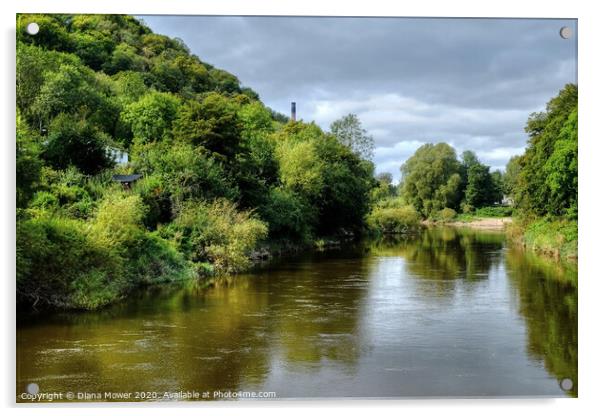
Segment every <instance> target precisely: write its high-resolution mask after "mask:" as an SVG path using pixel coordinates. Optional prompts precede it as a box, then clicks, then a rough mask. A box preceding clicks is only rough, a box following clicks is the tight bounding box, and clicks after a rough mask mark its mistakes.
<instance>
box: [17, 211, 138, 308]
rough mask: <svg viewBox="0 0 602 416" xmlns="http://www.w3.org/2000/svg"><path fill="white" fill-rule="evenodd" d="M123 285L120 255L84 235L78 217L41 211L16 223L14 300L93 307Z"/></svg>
mask: <svg viewBox="0 0 602 416" xmlns="http://www.w3.org/2000/svg"><path fill="white" fill-rule="evenodd" d="M126 285H127V282H126V281H125V279H124V277H123V262H122V260H121V258H120V257H119V256H118V255H117V254H116V253H115V252H114V251H112V250H110V248H108V247H104V246H102V245H99V244H96V243H95V242H94V241H93V240H91V239H90V238H88V235H87V234H86V227H85V223H84V222H81V221H78V220H72V219H64V218H57V217H48V216H43V217H40V218H34V219H31V220H26V221H22V222H19V223H18V224H17V299H18V301H20V302H24V303H30V304H33V305H38V304H39V305H45V306H52V307H60V308H78V309H94V308H97V307H99V306H102V305H106V304H107V303H109V302H111V301H114V300H115V299H117V298H118V297H119V296H120V294H121V293H122V292H123V290H124V288H125V287H126Z"/></svg>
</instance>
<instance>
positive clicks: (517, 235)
mask: <svg viewBox="0 0 602 416" xmlns="http://www.w3.org/2000/svg"><path fill="white" fill-rule="evenodd" d="M509 232H510V236H511V237H512V238H513V239H514V240H515V241H518V242H520V243H522V244H523V245H524V246H526V247H527V248H529V249H530V250H533V251H535V252H538V253H541V254H545V255H548V256H552V257H555V258H557V259H562V260H575V259H576V258H577V239H578V227H577V221H576V220H568V219H557V218H541V219H537V220H527V219H524V218H523V219H522V220H518V221H517V223H516V224H513V228H512V229H510V230H509Z"/></svg>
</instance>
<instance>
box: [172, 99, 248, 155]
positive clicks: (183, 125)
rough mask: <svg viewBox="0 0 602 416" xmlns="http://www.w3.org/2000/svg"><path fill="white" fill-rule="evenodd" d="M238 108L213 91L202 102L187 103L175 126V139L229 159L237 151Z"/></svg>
mask: <svg viewBox="0 0 602 416" xmlns="http://www.w3.org/2000/svg"><path fill="white" fill-rule="evenodd" d="M237 111H238V108H237V105H236V104H235V103H233V102H232V101H231V100H229V99H227V98H226V97H224V96H222V95H220V94H218V93H215V92H212V93H209V94H208V95H207V96H206V97H205V98H204V99H203V100H202V101H201V102H197V101H189V102H188V103H187V104H186V105H185V106H184V108H182V110H181V111H180V114H179V116H178V119H177V120H176V121H175V123H174V136H175V138H176V139H177V140H180V141H182V142H185V143H191V144H193V145H195V146H199V145H201V146H203V147H204V148H205V149H207V150H209V151H211V152H213V153H215V154H216V156H217V157H223V158H225V159H228V158H231V157H232V156H234V154H235V153H236V152H237V150H238V146H239V141H240V136H241V130H242V125H241V122H240V120H239V119H238V113H237Z"/></svg>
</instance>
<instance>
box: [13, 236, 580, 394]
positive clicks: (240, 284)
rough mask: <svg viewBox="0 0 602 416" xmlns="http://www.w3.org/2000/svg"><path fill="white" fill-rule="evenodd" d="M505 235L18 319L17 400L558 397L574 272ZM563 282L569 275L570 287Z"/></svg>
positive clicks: (388, 248)
mask: <svg viewBox="0 0 602 416" xmlns="http://www.w3.org/2000/svg"><path fill="white" fill-rule="evenodd" d="M565 270H566V268H563V267H559V266H554V263H551V262H550V261H546V260H541V259H538V258H534V257H532V256H528V255H526V254H525V253H523V252H520V251H517V250H511V249H507V248H506V246H505V242H504V236H503V234H500V233H488V232H481V231H479V232H475V231H470V230H457V229H452V228H438V229H426V230H424V232H422V233H420V234H418V235H415V236H411V237H406V238H402V239H397V240H383V241H376V242H374V241H373V242H368V243H364V244H360V245H357V246H354V247H350V248H348V249H345V250H341V251H338V252H329V253H323V254H319V253H317V254H314V255H308V256H304V257H300V258H296V259H287V260H285V261H282V262H280V263H279V264H273V265H271V267H270V268H269V269H265V270H261V271H258V272H256V273H253V274H249V275H244V276H238V277H236V278H225V279H219V280H216V281H215V282H213V284H212V285H211V287H205V284H198V283H194V282H189V283H187V284H184V285H180V286H176V285H172V286H163V287H155V288H149V289H147V290H144V291H140V292H138V293H137V294H136V296H134V297H132V298H130V299H128V300H127V302H123V303H121V304H119V305H115V306H114V307H112V308H108V309H105V310H102V311H99V312H94V313H84V314H56V315H52V316H38V317H33V318H31V319H27V320H22V321H21V322H20V323H19V328H18V333H17V355H18V380H17V388H18V391H24V388H25V386H26V385H27V384H28V383H30V382H36V383H38V384H39V385H40V388H41V391H63V392H64V391H88V392H97V391H128V392H129V391H159V392H162V391H180V390H196V391H200V392H203V391H215V390H222V391H227V390H232V391H238V390H243V391H275V392H276V393H277V394H278V397H319V396H330V397H345V396H356V397H357V396H360V397H399V396H404V397H408V396H457V395H459V396H483V395H512V396H515V395H528V396H533V395H539V396H559V395H563V394H564V392H562V390H560V388H559V386H558V382H557V379H562V378H571V379H572V380H573V381H574V382H575V387H574V389H573V390H572V391H571V392H570V394H572V395H575V394H576V381H577V315H576V314H577V312H576V303H577V291H576V285H575V284H574V283H573V282H575V281H576V271H573V272H572V273H573V274H570V273H568V274H567V273H566V272H565ZM567 276H568V277H567Z"/></svg>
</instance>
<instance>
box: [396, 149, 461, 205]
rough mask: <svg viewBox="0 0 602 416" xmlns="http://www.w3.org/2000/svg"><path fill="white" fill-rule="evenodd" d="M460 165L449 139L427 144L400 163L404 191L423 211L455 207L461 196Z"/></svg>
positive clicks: (408, 198)
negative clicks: (444, 141) (448, 141)
mask: <svg viewBox="0 0 602 416" xmlns="http://www.w3.org/2000/svg"><path fill="white" fill-rule="evenodd" d="M460 172H461V166H460V163H459V162H458V160H457V159H456V151H455V150H454V149H453V148H452V147H451V146H450V145H448V144H446V143H438V144H436V145H433V144H430V143H429V144H425V145H423V146H421V147H420V148H418V150H416V152H415V153H414V155H413V156H412V157H410V158H409V159H408V160H407V161H406V162H405V163H404V164H403V165H402V167H401V174H402V194H403V196H404V198H406V200H407V201H408V203H410V204H411V205H413V206H414V207H415V208H416V209H417V210H418V211H419V212H420V213H421V214H422V215H424V216H426V217H428V216H430V215H431V214H432V213H434V212H435V211H439V210H441V209H443V208H446V207H448V208H454V209H455V208H456V207H457V206H458V204H459V202H460V198H461V193H460V190H461V181H462V179H461V176H460Z"/></svg>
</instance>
